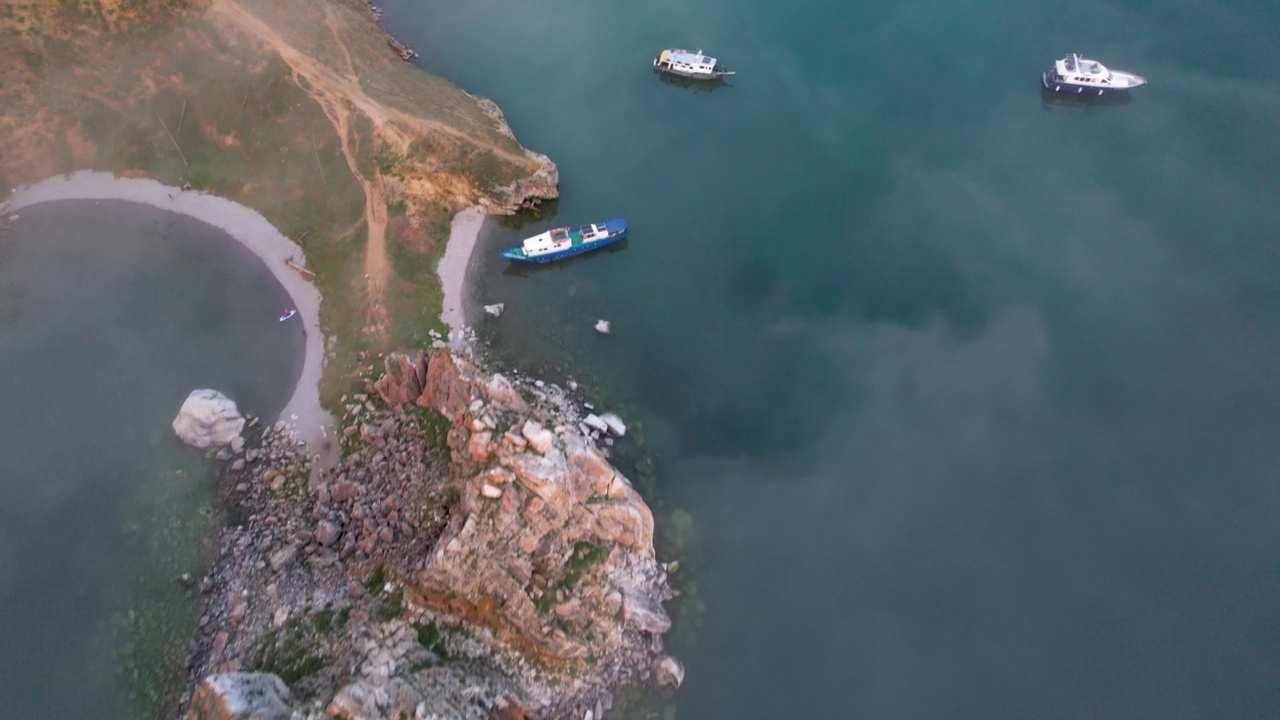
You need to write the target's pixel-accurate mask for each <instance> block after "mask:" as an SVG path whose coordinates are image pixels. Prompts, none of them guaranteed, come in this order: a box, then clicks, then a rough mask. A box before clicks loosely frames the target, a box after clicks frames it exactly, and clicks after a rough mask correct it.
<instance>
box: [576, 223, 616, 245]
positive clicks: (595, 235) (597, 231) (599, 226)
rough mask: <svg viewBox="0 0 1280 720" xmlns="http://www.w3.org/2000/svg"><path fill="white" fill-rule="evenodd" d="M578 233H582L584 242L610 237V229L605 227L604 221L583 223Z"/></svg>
mask: <svg viewBox="0 0 1280 720" xmlns="http://www.w3.org/2000/svg"><path fill="white" fill-rule="evenodd" d="M578 234H580V235H582V241H583V242H592V241H595V240H599V239H601V238H607V237H609V231H608V230H606V229H605V227H604V223H592V224H591V225H583V226H582V227H580V228H578Z"/></svg>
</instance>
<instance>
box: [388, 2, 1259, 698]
mask: <svg viewBox="0 0 1280 720" xmlns="http://www.w3.org/2000/svg"><path fill="white" fill-rule="evenodd" d="M380 4H381V5H383V6H385V7H387V10H388V12H387V25H388V27H389V28H390V29H391V30H392V32H393V33H395V34H396V35H397V36H399V37H400V38H401V39H402V40H404V41H405V42H407V43H408V44H410V45H412V46H413V47H415V48H416V49H418V50H419V52H421V53H422V62H423V64H424V66H425V67H427V68H429V69H431V70H433V71H436V72H440V73H442V74H444V75H445V76H447V77H450V78H452V79H454V80H455V81H456V82H458V83H459V84H460V85H461V86H462V87H463V88H465V89H467V90H469V91H472V92H477V93H480V94H483V95H487V96H490V97H492V98H493V99H494V100H495V101H497V103H498V104H499V105H500V106H501V107H502V108H503V110H504V111H505V113H506V115H507V117H508V119H509V120H510V121H511V124H512V126H513V127H514V128H515V131H516V134H517V137H519V138H520V140H521V141H522V142H523V143H524V144H525V145H527V146H528V147H530V148H533V149H536V150H538V151H541V152H545V153H547V154H549V155H550V156H551V157H552V158H553V159H555V160H556V162H557V163H558V164H559V166H560V170H561V177H562V183H561V190H562V192H563V195H564V198H563V200H561V201H560V202H559V203H558V204H557V205H556V206H555V208H554V211H555V212H556V213H558V214H556V215H555V216H554V217H550V216H549V214H550V212H548V213H547V214H544V217H542V218H541V219H540V220H538V221H535V222H530V223H527V224H526V225H525V226H523V227H520V228H513V229H504V228H499V229H498V230H496V231H495V232H493V233H491V235H490V237H488V238H486V239H485V241H484V243H485V244H484V245H483V246H482V247H481V251H482V252H484V253H485V254H484V255H483V256H482V257H481V258H480V261H481V262H480V265H479V266H478V267H479V275H480V277H479V279H478V283H477V287H478V298H477V299H478V300H480V301H482V302H485V303H492V302H504V303H506V312H505V314H504V315H503V316H502V317H501V318H500V319H498V320H493V319H489V318H478V319H477V322H478V324H479V326H480V327H481V328H482V329H483V330H484V331H485V332H488V333H491V334H492V336H493V342H494V351H495V353H496V354H497V355H498V356H499V357H500V358H501V359H503V360H504V361H506V362H511V363H516V364H520V365H522V366H524V367H529V368H533V369H535V370H537V371H540V372H546V373H548V374H550V375H559V374H569V375H572V376H575V377H577V378H578V379H579V380H583V381H585V382H586V383H587V385H588V387H590V388H591V392H592V393H593V395H594V396H595V398H596V399H597V401H599V402H602V403H606V404H609V405H610V406H612V407H616V408H618V409H620V410H622V411H623V413H624V415H625V417H626V419H627V420H628V421H629V422H631V423H633V426H635V425H636V424H638V425H639V426H640V427H642V429H643V438H644V448H643V451H645V452H647V453H649V455H650V456H651V457H652V460H653V463H654V465H653V472H652V480H647V479H645V478H646V477H647V476H648V473H646V472H642V470H644V468H643V467H637V468H633V469H632V472H633V475H635V476H637V477H638V479H641V480H642V481H643V485H644V487H645V488H646V489H649V490H650V493H649V497H651V498H653V499H654V504H655V505H656V506H657V509H658V512H657V515H658V520H659V525H660V529H661V530H662V531H663V533H664V536H665V537H666V538H668V540H667V542H668V547H667V549H668V550H669V551H674V550H678V552H679V554H680V556H681V557H682V565H683V567H684V569H682V570H681V573H680V577H681V578H682V582H684V583H686V590H688V591H689V596H687V597H689V598H691V599H690V601H689V602H686V603H685V604H684V606H683V607H682V608H681V610H680V616H679V618H678V623H677V629H676V631H675V633H673V638H672V649H673V650H674V651H675V652H676V653H677V654H678V655H679V656H680V657H682V658H683V659H684V660H685V661H686V663H687V666H688V676H687V680H686V683H685V686H684V687H683V688H682V689H681V690H680V691H679V692H678V693H676V694H675V695H674V696H673V697H671V698H661V697H660V698H658V699H657V704H658V706H659V708H662V707H663V706H664V705H666V706H674V708H675V711H676V713H677V714H678V716H679V717H682V718H718V717H733V718H817V717H875V718H933V717H964V718H970V717H972V718H999V717H1009V718H1028V717H1035V718H1057V717H1061V718H1081V717H1098V718H1151V717H1160V718H1226V717H1232V718H1235V717H1275V716H1280V694H1278V693H1277V692H1276V687H1277V685H1276V678H1280V623H1277V622H1276V612H1275V608H1276V598H1277V597H1280V572H1278V571H1277V565H1276V557H1277V551H1280V525H1278V524H1277V522H1276V518H1277V517H1280V491H1278V490H1277V484H1276V483H1277V477H1280V473H1278V471H1280V442H1277V440H1276V438H1277V434H1278V431H1280V375H1278V373H1277V371H1276V367H1277V365H1276V358H1277V357H1280V354H1278V352H1280V283H1278V281H1277V274H1278V273H1280V255H1278V253H1277V245H1276V242H1277V240H1276V238H1277V232H1276V231H1277V222H1276V219H1275V211H1276V209H1277V207H1278V206H1277V203H1276V194H1275V193H1276V188H1277V187H1280V143H1277V141H1276V135H1275V118H1276V117H1280V84H1277V81H1276V78H1277V77H1280V54H1277V53H1275V51H1274V47H1275V44H1276V42H1277V41H1280V5H1277V4H1275V3H1261V2H1249V3H1244V4H1243V5H1236V6H1233V7H1232V8H1231V9H1229V10H1226V9H1224V8H1222V7H1221V6H1220V5H1218V4H1214V3H1210V2H1207V0H1188V1H1186V2H1180V3H1175V4H1174V5H1168V4H1155V3H1149V2H1139V1H1129V2H1099V1H1097V0H1086V1H1085V2H1083V3H1075V4H1072V5H1071V6H1070V7H1069V8H1066V9H1064V7H1063V6H1059V5H1047V4H1042V5H1028V4H1026V3H1015V2H992V1H990V0H988V1H986V2H967V3H963V2H962V3H958V4H957V3H949V4H943V3H936V2H890V3H879V4H870V5H868V4H860V5H849V6H845V7H841V6H837V5H833V4H830V3H804V2H801V3H783V4H779V3H763V2H745V3H744V2H734V3H730V2H727V1H726V0H712V1H711V2H703V3H696V4H688V3H674V2H657V3H626V2H620V1H617V0H606V1H605V2H596V3H586V2H569V3H558V4H548V3H517V2H511V1H510V0H485V1H482V2H474V3H464V4H458V3H442V2H435V1H433V0H429V1H427V2H407V1H406V0H393V1H390V2H384V3H380ZM672 45H683V46H686V47H699V46H700V47H703V48H705V49H706V50H707V51H708V52H710V53H712V54H716V55H718V56H719V57H720V58H721V60H722V62H724V63H725V64H728V65H730V66H731V67H734V68H736V69H737V70H738V71H739V74H738V75H737V76H735V77H734V78H732V79H731V80H730V81H729V82H728V83H726V84H725V85H723V86H720V87H716V88H714V89H712V90H710V91H705V90H703V91H699V90H698V89H696V88H692V87H682V86H679V85H674V84H671V83H666V82H663V81H662V80H661V79H660V78H659V77H656V76H654V75H653V74H652V73H651V71H650V61H651V58H652V57H653V56H654V55H655V54H656V53H657V52H658V51H659V50H660V49H661V48H662V47H666V46H672ZM1077 50H1078V51H1083V52H1085V53H1086V54H1088V55H1090V56H1093V57H1097V58H1098V59H1100V60H1102V61H1103V62H1104V63H1108V64H1112V65H1114V66H1115V67H1117V68H1120V69H1127V70H1132V71H1135V72H1138V73H1140V74H1143V75H1146V76H1147V77H1149V78H1151V84H1150V85H1148V86H1147V87H1143V88H1139V89H1138V90H1136V91H1135V92H1134V93H1133V96H1132V102H1129V103H1123V104H1107V105H1096V104H1094V105H1090V104H1079V103H1066V102H1061V101H1059V100H1058V99H1057V98H1055V97H1051V96H1050V97H1046V96H1045V95H1044V94H1042V92H1041V90H1040V87H1039V73H1040V72H1041V71H1042V70H1043V69H1044V68H1045V67H1046V66H1048V65H1049V63H1051V62H1052V61H1053V60H1054V59H1055V58H1057V57H1061V56H1062V54H1064V53H1065V52H1068V51H1077ZM614 214H622V215H625V216H626V217H627V218H628V220H629V221H630V222H631V225H632V237H631V239H630V240H629V242H628V243H627V246H626V247H625V248H624V249H621V250H619V251H617V252H610V253H601V254H599V255H597V256H589V257H585V258H582V259H578V260H574V261H572V262H570V263H566V264H563V265H560V266H556V267H548V268H536V269H533V270H516V269H511V268H508V267H506V266H505V265H504V264H502V263H500V262H498V261H497V260H496V259H495V257H494V255H495V254H496V251H497V249H498V248H499V247H501V246H502V245H504V244H507V243H510V242H515V241H517V240H518V239H519V238H521V237H523V236H526V235H530V234H533V232H535V231H538V230H541V229H543V228H545V227H548V226H550V225H551V224H552V223H553V222H561V221H563V222H564V223H566V224H577V223H581V222H587V221H593V220H597V219H601V218H603V217H606V216H609V215H614ZM596 318H607V319H609V320H611V321H612V322H613V327H614V334H613V335H612V336H610V337H608V338H602V337H599V336H597V335H596V334H595V333H594V332H592V330H591V326H592V324H593V323H594V321H595V319H596ZM675 508H680V509H682V510H683V511H685V512H687V513H688V517H689V518H691V523H690V524H689V525H688V527H687V529H683V530H678V527H681V528H682V527H684V526H685V523H677V522H675V521H674V520H673V518H674V517H675V514H674V509H675ZM699 608H702V609H703V610H701V611H699Z"/></svg>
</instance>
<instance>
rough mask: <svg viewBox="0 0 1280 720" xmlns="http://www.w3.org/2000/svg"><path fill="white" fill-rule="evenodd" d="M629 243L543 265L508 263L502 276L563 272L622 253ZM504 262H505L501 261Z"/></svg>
mask: <svg viewBox="0 0 1280 720" xmlns="http://www.w3.org/2000/svg"><path fill="white" fill-rule="evenodd" d="M630 242H631V238H629V237H625V238H622V239H621V240H618V241H617V242H614V243H611V244H609V245H606V246H604V247H602V248H600V249H598V250H592V251H591V252H587V253H583V254H581V255H575V256H573V257H570V258H565V259H564V260H553V261H551V262H545V263H519V262H508V263H507V267H505V268H503V270H502V274H503V275H506V276H507V277H530V276H532V275H534V274H535V273H540V272H548V271H551V270H564V269H565V268H568V267H570V266H572V265H574V264H576V263H579V262H582V261H584V260H590V259H591V258H598V257H600V256H601V255H612V254H613V253H617V252H622V251H623V250H626V249H627V244H628V243H630ZM503 262H506V261H503Z"/></svg>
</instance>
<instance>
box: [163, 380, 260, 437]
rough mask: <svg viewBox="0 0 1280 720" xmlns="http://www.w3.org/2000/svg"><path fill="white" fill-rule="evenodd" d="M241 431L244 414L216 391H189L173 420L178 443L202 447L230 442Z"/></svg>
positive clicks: (231, 401)
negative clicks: (179, 441) (180, 440)
mask: <svg viewBox="0 0 1280 720" xmlns="http://www.w3.org/2000/svg"><path fill="white" fill-rule="evenodd" d="M242 430H244V416H243V415H241V414H240V411H239V410H237V409H236V403H235V401H234V400H232V399H231V398H229V397H227V396H226V395H223V394H222V393H220V392H218V391H217V390H209V389H204V390H192V391H191V394H190V395H188V396H187V400H186V402H184V403H182V409H181V410H179V411H178V416H177V417H175V418H174V419H173V431H174V432H175V433H177V434H178V437H179V438H181V439H182V442H184V443H186V444H188V445H190V446H192V447H197V448H200V449H201V450H206V449H208V448H211V447H223V446H225V445H230V444H231V443H232V442H234V441H235V439H236V438H238V437H240V431H242Z"/></svg>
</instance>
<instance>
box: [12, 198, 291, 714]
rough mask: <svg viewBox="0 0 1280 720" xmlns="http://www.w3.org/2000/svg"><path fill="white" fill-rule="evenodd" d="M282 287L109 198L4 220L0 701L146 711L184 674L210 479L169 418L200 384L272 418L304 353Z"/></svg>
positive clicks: (237, 252) (207, 240)
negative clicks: (192, 582) (184, 578)
mask: <svg viewBox="0 0 1280 720" xmlns="http://www.w3.org/2000/svg"><path fill="white" fill-rule="evenodd" d="M288 306H289V299H288V296H287V295H286V294H285V293H284V291H283V290H282V289H281V288H280V287H279V285H278V284H277V283H276V282H275V281H274V279H273V278H272V277H271V275H270V273H269V272H268V271H267V268H266V267H265V266H264V265H263V264H262V262H261V261H260V260H258V259H257V258H256V257H254V256H253V255H251V254H250V253H249V252H248V251H247V250H245V249H244V248H243V247H241V246H240V245H239V244H237V243H235V242H234V241H233V240H231V238H230V237H229V236H227V235H225V234H223V233H221V232H219V231H217V230H215V229H214V228H212V227H210V226H209V225H206V224H204V223H200V222H197V221H194V220H190V219H187V218H184V217H182V216H180V215H176V214H173V213H168V212H164V211H158V210H154V209H152V208H147V207H144V206H140V205H135V204H129V203H120V202H110V201H66V202H56V203H45V204H42V205H36V206H32V207H29V208H24V209H23V210H22V211H21V213H20V219H19V220H18V221H16V222H13V223H9V224H4V225H0V367H3V368H4V369H5V372H4V374H3V375H2V376H0V668H3V672H0V704H2V705H3V706H4V707H6V708H7V709H8V712H10V713H11V714H12V716H13V717H28V718H40V717H104V718H119V719H121V720H123V719H125V718H138V717H148V716H150V715H152V714H154V712H155V711H156V710H158V709H160V708H162V707H165V703H166V699H165V697H164V691H166V690H168V691H172V690H174V689H175V688H179V687H180V686H181V683H182V681H183V680H184V670H183V667H182V665H183V661H184V660H185V658H186V651H187V644H188V642H189V641H190V638H191V633H192V630H193V628H194V627H195V621H196V616H195V613H196V612H197V611H198V608H197V606H196V603H195V599H194V597H191V596H189V595H187V594H185V593H184V592H183V591H182V590H181V588H179V587H178V585H177V584H176V583H175V578H176V577H177V576H178V575H180V574H182V573H185V572H192V573H194V574H196V575H197V576H199V575H200V573H201V572H202V570H203V568H204V567H205V565H206V563H207V560H208V553H207V550H208V543H209V537H210V532H211V530H212V529H213V527H214V524H215V522H216V517H217V509H218V502H219V500H220V499H221V494H222V493H221V492H219V491H218V488H216V487H215V481H214V478H213V475H212V465H210V464H209V463H208V462H207V461H206V460H205V459H204V457H203V455H201V454H200V453H199V452H198V451H195V450H192V449H189V448H187V447H185V446H183V445H182V444H181V443H180V442H179V441H178V440H177V439H176V438H175V437H174V435H173V431H172V429H171V427H170V423H171V421H172V419H173V416H174V415H175V414H176V413H177V410H178V408H179V407H180V406H181V404H182V401H183V400H184V399H185V398H186V395H187V393H188V392H189V391H190V390H192V389H194V388H197V387H213V388H217V389H219V390H222V391H223V392H225V393H227V394H228V395H230V396H231V397H232V398H234V399H235V400H236V401H237V402H238V404H239V406H240V408H241V411H242V412H244V413H246V414H252V415H263V416H267V417H274V416H275V415H276V414H277V413H278V412H279V411H280V409H281V408H282V407H283V406H284V404H285V402H286V401H287V400H288V398H289V395H290V393H291V392H292V390H293V386H294V384H295V382H296V380H297V377H298V374H299V372H300V370H301V364H302V345H303V336H302V331H301V326H300V325H298V324H296V323H280V322H278V320H277V318H278V316H279V315H280V312H281V309H282V308H284V307H288Z"/></svg>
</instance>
